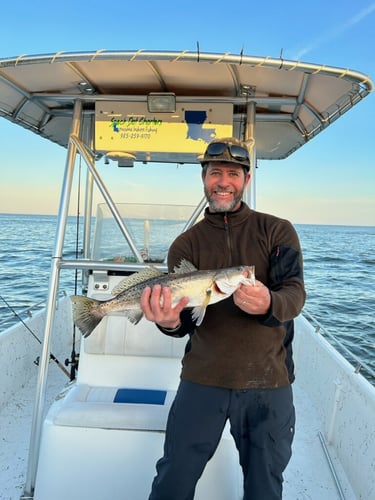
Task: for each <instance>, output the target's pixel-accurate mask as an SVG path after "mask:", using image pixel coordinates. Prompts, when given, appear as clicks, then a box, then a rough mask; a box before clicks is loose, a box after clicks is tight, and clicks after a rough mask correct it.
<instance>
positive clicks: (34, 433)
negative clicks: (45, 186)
mask: <svg viewBox="0 0 375 500" xmlns="http://www.w3.org/2000/svg"><path fill="white" fill-rule="evenodd" d="M81 114H82V103H81V101H80V100H76V101H75V105H74V113H73V119H72V126H71V134H74V135H78V134H79V130H80V123H81ZM76 152H77V149H76V147H75V145H74V143H73V142H72V141H69V145H68V151H67V159H66V165H65V174H64V179H63V184H62V190H61V197H60V207H59V215H58V221H57V227H56V236H55V244H54V252H53V256H52V262H51V275H50V281H49V288H48V298H47V305H46V319H45V327H44V338H43V345H42V352H41V356H40V361H39V373H38V380H37V388H36V397H35V405H34V410H33V418H32V424H31V437H30V449H29V459H28V469H27V475H26V483H25V489H24V496H23V497H21V498H23V499H26V498H33V495H34V489H35V482H36V475H37V469H38V461H39V450H40V439H41V431H42V423H43V410H44V404H45V396H46V384H47V375H48V363H49V358H50V345H51V335H52V327H53V319H54V314H55V307H56V302H57V296H58V285H59V272H60V262H61V259H62V252H63V245H64V237H65V229H66V222H67V218H68V209H69V200H70V196H71V190H72V183H73V173H74V162H75V157H76Z"/></svg>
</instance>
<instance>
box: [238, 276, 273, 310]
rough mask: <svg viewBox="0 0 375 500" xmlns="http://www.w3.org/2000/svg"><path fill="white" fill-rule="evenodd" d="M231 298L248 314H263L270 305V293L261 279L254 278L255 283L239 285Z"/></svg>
mask: <svg viewBox="0 0 375 500" xmlns="http://www.w3.org/2000/svg"><path fill="white" fill-rule="evenodd" d="M233 300H234V303H235V304H236V306H238V307H239V308H240V309H242V310H243V311H244V312H247V313H248V314H265V313H266V312H267V311H268V309H269V308H270V305H271V294H270V291H269V289H268V288H267V287H266V286H265V285H263V283H262V282H261V281H258V280H255V285H241V286H240V288H239V289H238V290H236V291H235V292H234V294H233Z"/></svg>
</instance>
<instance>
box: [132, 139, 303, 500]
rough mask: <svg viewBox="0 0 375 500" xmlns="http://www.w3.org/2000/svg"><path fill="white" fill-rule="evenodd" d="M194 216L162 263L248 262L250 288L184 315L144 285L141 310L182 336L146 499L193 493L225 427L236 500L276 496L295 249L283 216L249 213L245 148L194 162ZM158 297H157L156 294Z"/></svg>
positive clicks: (297, 285)
mask: <svg viewBox="0 0 375 500" xmlns="http://www.w3.org/2000/svg"><path fill="white" fill-rule="evenodd" d="M202 180H203V186H204V192H205V195H206V197H207V201H208V208H207V209H206V211H205V216H204V219H203V220H202V221H200V222H198V223H197V224H195V225H194V226H193V227H191V228H190V229H189V230H187V231H186V232H185V233H183V234H181V235H180V236H179V237H178V238H177V239H176V240H175V241H174V242H173V244H172V245H171V247H170V249H169V253H168V267H169V269H170V271H171V270H173V268H174V266H176V265H178V264H179V262H180V261H181V259H186V260H188V261H190V262H192V263H193V264H194V265H195V267H196V268H197V269H201V270H205V269H221V268H225V267H232V266H239V265H245V266H251V265H254V266H255V275H256V280H255V284H254V285H249V284H244V285H241V287H240V288H239V289H238V290H237V291H236V292H235V293H234V294H233V296H231V297H229V298H228V299H225V300H223V301H222V302H220V303H219V304H213V305H211V306H209V307H208V308H207V311H206V315H205V318H204V320H203V322H202V323H201V324H200V325H199V326H197V325H196V324H195V323H194V321H193V320H192V319H191V315H190V311H189V309H188V308H187V309H184V308H186V306H187V307H188V298H186V297H185V298H183V299H181V301H180V302H179V303H178V304H177V305H176V306H175V307H173V306H172V303H171V292H170V290H169V289H168V288H164V289H161V288H160V286H155V287H154V288H153V289H152V290H151V289H150V288H146V289H145V291H144V293H143V295H142V301H141V304H142V308H143V311H144V313H145V316H146V317H147V319H149V320H150V321H154V322H155V323H156V324H157V325H158V327H159V328H160V330H161V331H162V332H163V333H165V334H166V335H172V336H177V337H182V336H184V335H189V337H190V338H189V341H188V343H187V346H186V352H185V356H184V358H183V361H182V372H181V381H180V385H179V388H178V391H177V394H176V398H175V401H174V403H173V405H172V408H171V411H170V414H169V418H168V424H167V429H166V437H165V446H164V456H163V457H162V458H161V459H160V460H159V461H158V463H157V466H156V469H157V475H156V477H155V479H154V482H153V486H152V492H151V495H150V500H192V499H193V498H194V492H195V487H196V483H197V481H198V479H199V477H200V476H201V474H202V472H203V470H204V468H205V466H206V464H207V462H208V460H209V459H210V458H211V457H212V455H213V454H214V452H215V450H216V448H217V445H218V443H219V441H220V437H221V434H222V432H223V429H224V426H225V423H226V421H227V420H229V422H230V428H231V433H232V435H233V438H234V441H235V443H236V446H237V449H238V452H239V459H240V464H241V467H242V470H243V476H244V499H245V500H250V499H251V500H280V499H281V498H282V483H283V471H284V469H285V467H286V466H287V464H288V462H289V459H290V456H291V445H292V440H293V436H294V423H295V413H294V405H293V394H292V388H291V384H292V382H293V380H294V366H293V359H292V339H293V334H294V325H293V318H294V317H295V316H297V315H298V314H299V312H300V311H301V309H302V306H303V304H304V301H305V290H304V284H303V271H302V255H301V248H300V244H299V240H298V237H297V234H296V232H295V230H294V228H293V226H292V225H291V224H290V222H288V221H286V220H283V219H280V218H278V217H275V216H273V215H269V214H264V213H260V212H256V211H255V210H251V209H250V208H249V207H248V206H247V205H246V204H245V203H244V202H243V201H242V197H243V192H244V189H245V188H246V186H247V184H248V183H249V181H250V158H249V152H248V148H247V145H246V143H244V142H241V141H239V140H238V139H236V138H224V139H216V140H214V141H212V142H211V143H210V144H209V145H208V147H207V149H206V152H205V154H204V157H203V160H202ZM161 299H163V300H161Z"/></svg>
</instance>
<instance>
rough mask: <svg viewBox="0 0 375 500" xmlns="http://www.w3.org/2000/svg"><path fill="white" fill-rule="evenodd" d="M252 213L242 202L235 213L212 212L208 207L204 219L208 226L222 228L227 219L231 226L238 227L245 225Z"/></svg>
mask: <svg viewBox="0 0 375 500" xmlns="http://www.w3.org/2000/svg"><path fill="white" fill-rule="evenodd" d="M252 213H253V210H251V209H250V208H249V207H248V205H246V203H244V202H243V201H241V206H240V208H239V209H238V210H236V211H234V212H210V211H209V208H208V207H207V208H206V210H205V212H204V219H205V221H206V222H207V223H208V224H210V225H212V226H217V227H221V228H222V227H224V222H225V218H226V221H227V222H228V223H229V224H231V226H237V225H240V224H243V223H244V222H245V221H246V220H247V219H248V217H249V216H250V215H251V214H252Z"/></svg>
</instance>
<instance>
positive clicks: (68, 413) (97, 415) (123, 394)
mask: <svg viewBox="0 0 375 500" xmlns="http://www.w3.org/2000/svg"><path fill="white" fill-rule="evenodd" d="M174 396H175V391H171V390H163V389H162V390H160V389H143V388H142V389H139V388H128V387H127V388H117V387H90V386H88V385H82V384H79V385H76V386H74V387H72V388H71V389H69V393H68V395H67V396H66V397H65V398H64V402H63V404H62V405H61V406H60V408H59V410H58V411H56V412H55V414H54V415H53V416H52V420H53V423H54V424H55V425H62V426H71V427H89V428H93V427H94V428H101V429H126V430H147V431H164V430H165V427H166V422H167V417H168V412H169V409H170V406H171V404H172V401H173V399H174Z"/></svg>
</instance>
